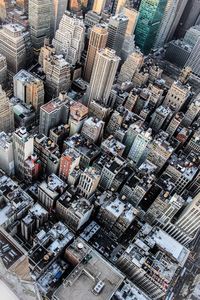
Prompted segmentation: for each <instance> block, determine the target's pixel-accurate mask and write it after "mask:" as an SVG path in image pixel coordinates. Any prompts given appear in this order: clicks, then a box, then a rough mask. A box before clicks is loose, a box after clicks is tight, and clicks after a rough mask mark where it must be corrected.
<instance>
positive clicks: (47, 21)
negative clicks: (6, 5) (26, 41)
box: [29, 0, 52, 50]
mask: <svg viewBox="0 0 200 300" xmlns="http://www.w3.org/2000/svg"><path fill="white" fill-rule="evenodd" d="M51 7H52V3H51V0H30V1H29V23H30V32H31V40H32V43H33V47H34V49H35V50H39V49H40V48H41V47H42V46H43V44H44V39H45V37H46V36H48V37H49V36H50V25H51Z"/></svg>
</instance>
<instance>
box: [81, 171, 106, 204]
mask: <svg viewBox="0 0 200 300" xmlns="http://www.w3.org/2000/svg"><path fill="white" fill-rule="evenodd" d="M100 177H101V175H100V172H99V171H98V170H96V169H95V168H92V167H90V168H88V169H85V171H84V172H83V173H81V176H80V180H79V183H78V189H79V190H80V192H81V193H82V194H83V196H84V197H86V198H89V197H90V196H91V195H92V194H93V193H94V192H95V190H96V188H97V186H98V184H99V181H100Z"/></svg>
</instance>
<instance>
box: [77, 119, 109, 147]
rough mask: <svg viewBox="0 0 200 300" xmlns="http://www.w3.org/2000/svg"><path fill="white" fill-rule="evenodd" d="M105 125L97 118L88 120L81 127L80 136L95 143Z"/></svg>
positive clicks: (101, 134) (100, 136)
mask: <svg viewBox="0 0 200 300" xmlns="http://www.w3.org/2000/svg"><path fill="white" fill-rule="evenodd" d="M104 125H105V123H104V122H103V121H101V120H99V119H97V118H93V117H90V118H88V119H87V120H86V121H85V122H84V124H83V127H82V130H81V134H82V135H84V136H85V137H86V138H87V139H88V140H90V141H92V142H94V143H96V142H97V141H98V140H100V139H101V138H102V136H103V131H104Z"/></svg>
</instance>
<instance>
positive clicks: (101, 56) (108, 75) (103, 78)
mask: <svg viewBox="0 0 200 300" xmlns="http://www.w3.org/2000/svg"><path fill="white" fill-rule="evenodd" d="M119 62H120V58H119V57H118V56H116V54H115V51H114V50H111V49H108V48H105V49H103V50H99V51H97V54H96V57H95V62H94V67H93V71H92V76H91V80H90V85H89V87H88V97H89V102H91V101H92V100H98V101H102V102H103V103H104V104H107V103H108V99H109V96H110V92H111V89H112V85H113V82H114V79H115V75H116V72H117V68H118V65H119Z"/></svg>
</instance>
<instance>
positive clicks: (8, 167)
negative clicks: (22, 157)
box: [0, 132, 14, 176]
mask: <svg viewBox="0 0 200 300" xmlns="http://www.w3.org/2000/svg"><path fill="white" fill-rule="evenodd" d="M0 169H2V170H3V171H4V172H6V174H8V175H9V176H10V175H13V174H14V155H13V145H12V140H11V137H10V136H8V135H7V134H6V133H5V132H0Z"/></svg>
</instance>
